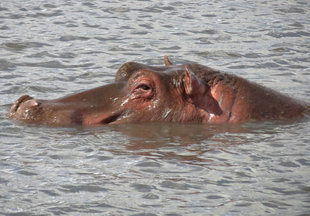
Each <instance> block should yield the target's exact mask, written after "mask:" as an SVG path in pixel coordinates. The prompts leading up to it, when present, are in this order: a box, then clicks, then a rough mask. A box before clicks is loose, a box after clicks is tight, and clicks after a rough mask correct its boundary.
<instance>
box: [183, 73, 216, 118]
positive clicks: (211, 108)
mask: <svg viewBox="0 0 310 216" xmlns="http://www.w3.org/2000/svg"><path fill="white" fill-rule="evenodd" d="M183 82H184V89H185V93H186V95H187V96H188V97H189V98H190V99H191V103H193V104H194V105H195V106H196V107H199V108H201V109H203V110H205V111H207V112H208V113H212V114H215V115H221V114H222V110H221V108H220V106H219V104H218V102H217V101H216V100H215V99H214V98H213V96H212V95H211V94H210V92H209V91H207V90H208V88H207V87H206V86H205V85H204V84H203V83H201V81H200V80H199V79H198V78H197V77H196V75H195V74H193V73H191V72H190V69H189V68H188V67H185V76H184V81H183Z"/></svg>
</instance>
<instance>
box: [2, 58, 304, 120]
mask: <svg viewBox="0 0 310 216" xmlns="http://www.w3.org/2000/svg"><path fill="white" fill-rule="evenodd" d="M165 64H166V66H162V67H160V66H148V65H144V64H139V63H135V62H128V63H125V64H123V65H122V66H121V67H120V69H119V70H118V72H117V74H116V78H115V82H114V83H112V84H109V85H105V86H102V87H98V88H95V89H91V90H88V91H85V92H81V93H77V94H73V95H69V96H67V97H62V98H59V99H55V100H35V99H33V98H31V97H30V96H28V95H24V96H22V97H21V98H19V99H18V100H17V101H16V102H15V104H14V105H13V106H12V107H11V110H10V112H9V114H8V116H9V117H10V118H12V119H17V120H22V121H24V122H29V123H43V124H49V125H74V124H81V125H100V124H117V123H129V122H160V121H166V122H190V123H226V122H228V123H236V122H249V121H261V120H273V119H291V118H297V117H303V116H304V115H305V114H306V113H309V105H307V104H306V103H302V102H300V101H297V100H295V99H293V98H290V97H288V96H286V95H283V94H281V93H278V92H276V91H273V90H271V89H269V88H266V87H263V86H261V85H258V84H256V83H252V82H249V81H247V80H245V79H243V78H240V77H237V76H235V75H231V74H226V73H221V72H219V71H216V70H213V69H211V68H209V67H206V66H203V65H200V64H196V63H190V64H183V65H172V64H171V62H170V61H169V60H168V58H167V57H166V58H165Z"/></svg>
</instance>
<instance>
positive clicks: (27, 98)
mask: <svg viewBox="0 0 310 216" xmlns="http://www.w3.org/2000/svg"><path fill="white" fill-rule="evenodd" d="M31 99H33V97H30V96H29V95H23V96H21V97H20V98H18V99H17V101H16V102H15V103H14V104H13V106H12V108H11V112H16V111H17V110H18V108H19V106H20V105H21V104H22V103H24V102H26V101H28V100H31Z"/></svg>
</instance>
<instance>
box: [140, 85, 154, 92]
mask: <svg viewBox="0 0 310 216" xmlns="http://www.w3.org/2000/svg"><path fill="white" fill-rule="evenodd" d="M139 88H140V89H143V90H145V91H147V90H150V89H151V87H150V86H148V85H146V84H141V85H139V86H138V87H137V89H139Z"/></svg>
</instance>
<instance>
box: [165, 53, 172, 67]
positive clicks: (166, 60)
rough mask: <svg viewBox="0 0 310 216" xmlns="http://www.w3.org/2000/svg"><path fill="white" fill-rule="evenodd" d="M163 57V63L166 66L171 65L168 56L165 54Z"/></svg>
mask: <svg viewBox="0 0 310 216" xmlns="http://www.w3.org/2000/svg"><path fill="white" fill-rule="evenodd" d="M164 58H165V65H166V66H170V65H173V64H172V63H171V61H170V60H169V58H168V56H167V55H165V56H164Z"/></svg>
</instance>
